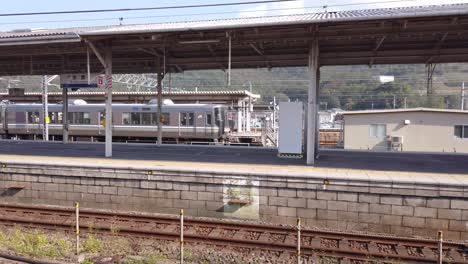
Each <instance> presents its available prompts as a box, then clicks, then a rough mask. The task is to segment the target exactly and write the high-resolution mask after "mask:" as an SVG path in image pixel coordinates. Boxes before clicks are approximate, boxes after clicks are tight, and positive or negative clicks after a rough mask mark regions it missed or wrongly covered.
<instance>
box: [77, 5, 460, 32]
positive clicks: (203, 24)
mask: <svg viewBox="0 0 468 264" xmlns="http://www.w3.org/2000/svg"><path fill="white" fill-rule="evenodd" d="M462 14H465V15H466V14H468V4H453V5H436V6H419V7H402V8H383V9H368V10H351V11H341V12H322V13H309V14H299V15H285V16H269V17H255V18H237V19H218V20H205V21H189V22H174V23H159V24H142V25H128V26H125V25H124V26H113V27H108V28H106V29H97V30H92V31H85V32H83V33H82V34H81V35H83V36H86V35H112V34H132V33H152V32H154V33H157V32H172V31H187V30H202V29H217V28H238V27H252V26H271V25H275V26H278V25H289V24H307V23H325V22H346V21H364V20H375V19H387V18H392V19H394V18H415V17H427V16H447V15H462Z"/></svg>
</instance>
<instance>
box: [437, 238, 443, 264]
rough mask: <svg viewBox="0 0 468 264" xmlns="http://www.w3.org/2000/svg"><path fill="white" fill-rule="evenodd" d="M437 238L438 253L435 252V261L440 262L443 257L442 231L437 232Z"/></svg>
mask: <svg viewBox="0 0 468 264" xmlns="http://www.w3.org/2000/svg"><path fill="white" fill-rule="evenodd" d="M437 239H438V240H439V242H438V254H437V263H438V264H442V260H443V258H444V252H443V250H442V242H443V233H442V231H439V232H437Z"/></svg>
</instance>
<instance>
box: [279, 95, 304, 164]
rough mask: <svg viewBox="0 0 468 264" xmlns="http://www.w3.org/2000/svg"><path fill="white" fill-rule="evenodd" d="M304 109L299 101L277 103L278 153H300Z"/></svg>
mask: <svg viewBox="0 0 468 264" xmlns="http://www.w3.org/2000/svg"><path fill="white" fill-rule="evenodd" d="M303 117H304V110H303V104H302V103H301V102H280V104H279V145H278V152H279V154H293V155H300V154H302V143H303V140H302V133H303V123H304V121H303Z"/></svg>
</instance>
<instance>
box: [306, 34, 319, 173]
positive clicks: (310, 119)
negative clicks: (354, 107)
mask: <svg viewBox="0 0 468 264" xmlns="http://www.w3.org/2000/svg"><path fill="white" fill-rule="evenodd" d="M319 71H320V69H319V45H318V39H316V38H315V39H314V40H312V41H311V44H310V47H309V78H310V83H309V95H308V99H307V117H306V118H307V140H306V142H307V143H306V144H307V145H306V146H307V147H306V154H307V165H314V164H315V156H316V154H317V153H316V148H317V147H318V146H316V139H315V138H316V137H317V136H318V133H317V130H318V126H317V112H318V109H317V106H318V103H317V99H318V98H317V93H318V92H317V91H318V83H319Z"/></svg>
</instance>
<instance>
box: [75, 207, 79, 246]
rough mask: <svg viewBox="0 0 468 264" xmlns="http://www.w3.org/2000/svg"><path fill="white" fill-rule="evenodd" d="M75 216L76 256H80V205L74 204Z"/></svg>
mask: <svg viewBox="0 0 468 264" xmlns="http://www.w3.org/2000/svg"><path fill="white" fill-rule="evenodd" d="M75 212H76V213H75V214H76V230H75V231H76V232H75V233H76V255H78V254H80V203H79V202H75Z"/></svg>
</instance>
